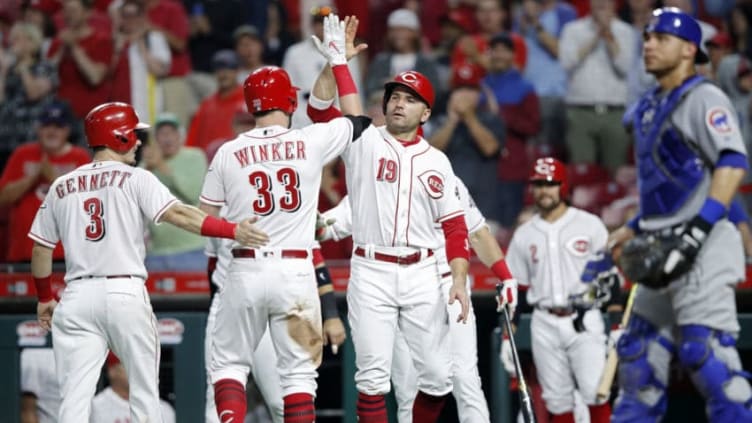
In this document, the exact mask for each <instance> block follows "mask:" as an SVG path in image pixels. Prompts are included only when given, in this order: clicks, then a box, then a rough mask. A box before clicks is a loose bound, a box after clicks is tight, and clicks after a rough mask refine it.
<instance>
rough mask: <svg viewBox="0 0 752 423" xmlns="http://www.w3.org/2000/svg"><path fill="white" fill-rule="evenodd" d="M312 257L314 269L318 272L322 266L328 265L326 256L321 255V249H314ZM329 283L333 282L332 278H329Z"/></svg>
mask: <svg viewBox="0 0 752 423" xmlns="http://www.w3.org/2000/svg"><path fill="white" fill-rule="evenodd" d="M311 255H312V256H313V267H315V268H316V269H317V270H318V269H319V266H321V265H322V264H323V265H326V263H325V262H324V255H323V254H321V248H314V249H313V250H311ZM325 268H326V267H325ZM329 282H331V278H329Z"/></svg>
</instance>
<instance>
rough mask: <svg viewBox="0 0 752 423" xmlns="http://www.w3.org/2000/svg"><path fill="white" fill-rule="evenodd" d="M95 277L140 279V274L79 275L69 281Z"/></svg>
mask: <svg viewBox="0 0 752 423" xmlns="http://www.w3.org/2000/svg"><path fill="white" fill-rule="evenodd" d="M97 278H105V279H126V278H139V279H141V276H136V275H109V276H91V275H88V276H79V277H77V278H73V279H71V280H70V281H69V282H73V281H77V280H81V279H97Z"/></svg>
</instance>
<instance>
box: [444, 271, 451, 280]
mask: <svg viewBox="0 0 752 423" xmlns="http://www.w3.org/2000/svg"><path fill="white" fill-rule="evenodd" d="M451 275H452V272H451V271H450V272H446V273H442V274H441V279H444V278H446V277H447V276H451Z"/></svg>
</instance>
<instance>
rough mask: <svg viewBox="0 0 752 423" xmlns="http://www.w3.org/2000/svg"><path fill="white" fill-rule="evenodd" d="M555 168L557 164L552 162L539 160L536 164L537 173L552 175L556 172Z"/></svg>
mask: <svg viewBox="0 0 752 423" xmlns="http://www.w3.org/2000/svg"><path fill="white" fill-rule="evenodd" d="M554 169H556V165H554V164H552V163H546V162H539V163H536V165H535V173H538V174H541V175H548V176H551V175H553V174H554Z"/></svg>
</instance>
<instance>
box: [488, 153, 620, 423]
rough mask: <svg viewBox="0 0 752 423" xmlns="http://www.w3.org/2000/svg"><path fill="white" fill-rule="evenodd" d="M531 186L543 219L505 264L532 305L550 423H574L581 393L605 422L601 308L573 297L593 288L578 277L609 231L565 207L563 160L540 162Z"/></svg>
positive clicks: (516, 240)
mask: <svg viewBox="0 0 752 423" xmlns="http://www.w3.org/2000/svg"><path fill="white" fill-rule="evenodd" d="M529 180H530V184H531V185H532V193H533V199H534V200H535V205H536V207H537V211H538V213H537V214H536V215H535V216H534V217H533V218H532V219H531V220H529V221H527V222H526V223H524V224H522V225H521V226H520V227H519V228H518V229H517V230H516V231H515V233H514V235H513V236H512V241H511V242H510V245H509V249H508V250H507V262H508V263H509V268H510V269H511V271H512V272H513V274H514V275H515V277H516V278H517V280H518V281H519V283H520V285H522V286H526V287H528V291H527V300H528V302H529V303H530V304H531V305H532V306H534V311H533V316H532V320H531V322H530V332H531V339H532V350H533V362H534V363H535V367H536V369H537V370H538V380H539V381H540V384H541V387H542V388H543V400H544V402H545V403H546V408H547V409H548V411H549V412H550V413H551V415H552V418H551V422H552V423H565V422H567V423H574V421H575V419H574V413H573V410H574V407H575V397H574V395H575V390H577V391H579V393H580V394H581V395H582V398H583V399H584V401H585V403H586V404H587V405H588V408H589V410H590V421H591V422H593V423H605V422H608V421H609V417H610V415H611V409H610V406H609V404H608V402H605V403H598V402H596V391H597V389H598V382H599V381H600V377H601V373H602V372H603V368H604V367H605V364H606V335H605V333H604V323H603V318H602V316H601V312H600V310H599V309H597V308H590V309H576V308H575V307H574V302H573V301H572V299H573V298H574V297H577V296H579V295H581V294H583V293H584V292H585V291H586V290H587V289H588V285H586V284H584V283H582V282H580V274H582V271H583V269H584V267H585V264H586V263H587V261H588V258H589V256H590V255H591V254H595V253H596V252H597V251H599V250H601V249H603V248H604V247H605V246H606V239H607V238H608V231H607V230H606V227H605V226H604V225H603V223H602V222H601V221H600V219H599V218H598V217H596V216H594V215H592V214H590V213H587V212H585V211H583V210H579V209H576V208H574V207H571V206H569V205H568V204H567V201H566V199H567V197H568V195H569V183H568V182H567V170H566V166H565V165H564V164H563V163H562V162H561V161H559V160H557V159H554V158H551V157H545V158H540V159H538V160H536V162H535V164H534V166H533V168H532V171H531V173H530V179H529ZM509 356H511V349H510V348H508V346H504V345H502V361H511V358H509ZM505 367H506V368H509V366H508V365H507V366H505ZM512 368H513V367H512Z"/></svg>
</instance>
